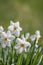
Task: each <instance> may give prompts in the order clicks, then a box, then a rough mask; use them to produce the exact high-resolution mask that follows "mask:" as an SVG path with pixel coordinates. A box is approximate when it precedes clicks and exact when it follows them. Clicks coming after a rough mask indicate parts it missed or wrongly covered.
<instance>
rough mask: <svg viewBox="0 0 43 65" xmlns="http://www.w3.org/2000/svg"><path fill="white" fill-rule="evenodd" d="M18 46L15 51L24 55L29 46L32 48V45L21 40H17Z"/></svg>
mask: <svg viewBox="0 0 43 65" xmlns="http://www.w3.org/2000/svg"><path fill="white" fill-rule="evenodd" d="M16 43H17V44H16V46H15V49H16V50H17V52H18V53H22V52H23V51H26V48H27V47H28V46H29V47H31V44H30V43H29V42H27V41H25V40H22V39H20V38H17V39H16Z"/></svg>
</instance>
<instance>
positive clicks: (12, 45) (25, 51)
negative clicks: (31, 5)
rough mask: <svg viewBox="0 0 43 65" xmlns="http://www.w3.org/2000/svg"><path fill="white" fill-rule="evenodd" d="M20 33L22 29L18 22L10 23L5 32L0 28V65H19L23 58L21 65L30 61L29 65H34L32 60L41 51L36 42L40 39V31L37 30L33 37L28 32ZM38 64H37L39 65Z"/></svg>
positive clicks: (26, 64) (25, 64)
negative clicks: (0, 62)
mask: <svg viewBox="0 0 43 65" xmlns="http://www.w3.org/2000/svg"><path fill="white" fill-rule="evenodd" d="M21 31H22V28H21V27H20V23H19V21H17V22H15V23H14V22H13V21H10V25H9V26H8V29H7V31H6V32H5V31H4V28H3V27H2V26H0V47H1V51H2V52H1V53H0V56H1V57H0V60H1V61H2V64H1V65H21V60H22V58H24V62H23V64H22V65H28V64H29V63H30V62H29V61H31V60H32V61H31V63H30V64H29V65H35V61H33V60H34V59H35V58H36V56H37V55H39V53H40V52H41V50H42V48H41V47H40V48H39V46H38V40H39V39H40V38H41V35H40V31H39V30H37V31H36V32H35V34H33V35H30V33H29V32H28V33H26V34H21ZM31 41H32V42H31ZM32 43H33V44H32ZM37 53H38V54H37ZM23 55H24V57H23ZM19 56H20V58H19ZM39 58H40V57H39ZM35 60H37V58H36V59H35ZM38 60H39V59H38ZM41 60H42V58H41ZM25 61H26V62H25ZM40 62H41V61H40ZM40 62H39V63H38V64H40ZM32 63H33V64H32Z"/></svg>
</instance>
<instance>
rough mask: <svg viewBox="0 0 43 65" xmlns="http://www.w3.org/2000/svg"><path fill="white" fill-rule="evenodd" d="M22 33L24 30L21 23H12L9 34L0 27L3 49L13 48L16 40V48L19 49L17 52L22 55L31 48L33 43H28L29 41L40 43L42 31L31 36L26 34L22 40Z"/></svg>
mask: <svg viewBox="0 0 43 65" xmlns="http://www.w3.org/2000/svg"><path fill="white" fill-rule="evenodd" d="M21 31H22V28H21V27H20V24H19V21H17V22H16V23H14V22H13V21H10V26H9V27H8V30H7V32H5V31H4V28H3V27H2V26H0V43H1V46H2V48H5V47H6V46H8V47H11V42H12V41H13V40H15V41H16V45H15V46H14V48H15V49H17V52H19V53H21V52H23V51H26V47H31V43H30V42H28V41H27V39H30V40H32V41H35V40H36V43H38V40H39V38H40V37H41V35H40V31H39V30H37V31H36V32H35V34H34V35H31V36H30V33H26V34H25V35H24V34H22V35H21V38H20V32H21ZM36 47H37V45H36Z"/></svg>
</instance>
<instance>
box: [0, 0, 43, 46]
mask: <svg viewBox="0 0 43 65" xmlns="http://www.w3.org/2000/svg"><path fill="white" fill-rule="evenodd" d="M10 20H13V21H14V22H15V21H20V24H21V26H22V28H23V32H30V33H31V34H33V33H34V32H35V31H36V30H40V31H41V35H42V39H41V42H40V43H41V45H42V46H43V0H0V25H2V26H3V27H4V28H5V29H7V27H8V25H9V22H10Z"/></svg>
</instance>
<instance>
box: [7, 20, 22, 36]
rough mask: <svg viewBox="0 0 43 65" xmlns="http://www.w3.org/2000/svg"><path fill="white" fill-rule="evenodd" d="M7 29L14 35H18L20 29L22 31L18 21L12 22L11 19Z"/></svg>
mask: <svg viewBox="0 0 43 65" xmlns="http://www.w3.org/2000/svg"><path fill="white" fill-rule="evenodd" d="M8 30H9V31H10V32H11V33H12V34H14V35H15V36H16V37H19V36H20V31H22V28H21V27H20V25H19V21H18V22H16V23H13V21H10V26H9V27H8Z"/></svg>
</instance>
